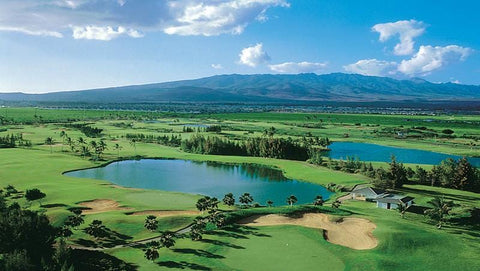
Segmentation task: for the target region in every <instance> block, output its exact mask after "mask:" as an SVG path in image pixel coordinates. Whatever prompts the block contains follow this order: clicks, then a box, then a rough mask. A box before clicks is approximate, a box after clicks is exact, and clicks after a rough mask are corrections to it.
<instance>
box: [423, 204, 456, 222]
mask: <svg viewBox="0 0 480 271" xmlns="http://www.w3.org/2000/svg"><path fill="white" fill-rule="evenodd" d="M428 203H429V204H430V205H432V206H433V208H432V209H428V210H425V215H426V216H428V217H429V218H430V219H432V220H435V221H437V228H438V229H441V228H442V225H443V224H444V223H445V219H446V216H447V215H448V214H449V213H450V211H451V210H452V208H453V206H454V205H455V204H454V203H453V201H446V200H445V198H444V197H435V198H433V199H432V200H430V201H429V202H428Z"/></svg>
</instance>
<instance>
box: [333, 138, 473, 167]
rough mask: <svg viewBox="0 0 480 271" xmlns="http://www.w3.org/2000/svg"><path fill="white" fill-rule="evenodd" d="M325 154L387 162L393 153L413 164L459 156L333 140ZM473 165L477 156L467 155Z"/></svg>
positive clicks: (457, 157) (403, 160)
mask: <svg viewBox="0 0 480 271" xmlns="http://www.w3.org/2000/svg"><path fill="white" fill-rule="evenodd" d="M329 149H330V151H329V152H327V154H326V155H327V156H328V157H330V158H334V159H344V160H345V159H346V158H347V156H349V157H354V158H357V157H358V159H360V160H362V161H377V162H389V161H390V157H391V155H392V154H393V155H395V157H396V159H397V161H399V162H403V163H413V164H431V165H436V164H439V163H440V162H441V161H442V160H445V159H447V158H453V159H456V160H457V159H459V158H461V156H458V155H451V154H445V153H438V152H431V151H423V150H416V149H405V148H396V147H388V146H382V145H376V144H368V143H355V142H334V143H332V144H331V145H330V146H329ZM467 158H468V160H469V161H470V163H471V164H472V165H473V166H475V167H480V158H479V157H467Z"/></svg>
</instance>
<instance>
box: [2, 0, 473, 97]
mask: <svg viewBox="0 0 480 271" xmlns="http://www.w3.org/2000/svg"><path fill="white" fill-rule="evenodd" d="M478 10H480V2H479V1H474V0H470V1H463V0H457V1H440V0H436V1H428V0H424V1H418V0H416V1H411V0H401V1H397V0H389V1H385V0H369V1H351V0H343V1H342V0H337V1H323V0H222V1H220V0H209V1H193V0H21V1H19V0H0V92H25V93H44V92H51V91H66V90H81V89H91V88H101V87H111V86H123V85H135V84H145V83H156V82H165V81H174V80H183V79H193V78H200V77H206V76H212V75H216V74H233V73H238V74H257V73H274V74H283V73H288V74H295V73H307V72H313V73H317V74H325V73H332V72H343V73H358V74H363V75H372V76H388V77H393V78H397V79H409V78H417V77H418V78H423V79H425V80H428V81H431V82H435V83H440V82H452V83H461V84H473V85H480V54H479V50H480V30H479V27H480V16H478Z"/></svg>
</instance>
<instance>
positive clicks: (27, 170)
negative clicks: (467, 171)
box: [0, 107, 480, 270]
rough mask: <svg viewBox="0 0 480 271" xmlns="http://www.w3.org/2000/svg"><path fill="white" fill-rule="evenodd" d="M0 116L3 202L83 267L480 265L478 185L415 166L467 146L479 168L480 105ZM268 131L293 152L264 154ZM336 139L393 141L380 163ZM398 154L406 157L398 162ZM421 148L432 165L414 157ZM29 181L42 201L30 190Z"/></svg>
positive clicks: (465, 152)
mask: <svg viewBox="0 0 480 271" xmlns="http://www.w3.org/2000/svg"><path fill="white" fill-rule="evenodd" d="M0 116H1V119H0V121H1V126H0V127H1V130H0V138H4V139H5V142H7V141H8V139H12V140H11V141H12V142H13V145H8V144H7V143H5V147H2V148H0V158H1V159H0V187H1V188H2V197H3V198H4V199H5V201H6V205H7V206H8V205H12V204H14V203H18V205H19V206H20V208H22V209H25V210H31V211H34V212H37V213H38V214H39V215H45V216H46V217H47V218H48V221H49V222H50V224H51V225H52V226H53V227H55V229H58V230H62V231H61V232H68V233H66V234H63V235H62V234H57V235H56V237H55V238H56V241H55V242H53V243H52V244H53V245H52V246H53V249H57V250H59V248H60V247H62V246H60V245H59V244H60V243H61V242H63V243H65V245H66V247H67V248H66V250H68V254H69V255H70V256H69V260H68V261H65V262H63V264H67V265H68V266H69V267H72V268H74V269H73V270H181V269H184V270H185V269H187V270H288V269H291V270H307V269H311V270H478V266H480V258H479V257H478V252H479V251H480V242H479V238H480V220H479V216H478V215H479V212H478V210H479V208H480V193H478V190H476V189H477V188H478V186H477V183H471V184H470V183H465V184H464V185H463V186H461V188H459V189H456V188H455V187H453V186H452V187H449V186H448V185H449V184H445V183H444V182H443V181H438V182H434V181H430V179H429V178H430V177H428V176H430V175H429V174H427V175H426V176H427V177H421V176H423V175H421V173H419V172H422V171H425V172H428V173H430V171H432V170H433V171H434V169H435V168H437V166H439V164H441V163H444V164H446V162H441V163H440V162H439V163H429V161H430V160H429V158H430V157H433V158H435V157H441V158H442V159H443V158H448V157H452V158H454V159H453V160H452V161H455V163H456V165H461V164H462V163H467V162H462V160H461V158H462V157H466V159H465V161H467V160H468V161H469V163H471V164H472V165H473V166H471V167H472V172H474V174H478V170H477V169H475V166H477V167H478V164H475V163H478V159H479V158H478V157H479V156H480V145H479V144H478V139H479V138H480V129H479V128H478V127H480V126H479V125H480V117H479V116H478V115H439V116H430V115H429V116H421V115H415V116H410V115H380V114H341V113H273V112H272V113H229V114H225V113H212V114H203V113H202V114H192V113H162V112H154V111H132V110H129V111H121V110H88V109H83V110H82V109H78V110H77V109H42V108H30V107H17V108H15V107H4V108H0ZM9 142H10V141H9ZM265 142H278V144H279V147H278V148H279V149H280V150H283V149H282V148H285V150H286V152H285V153H282V152H280V151H279V153H278V154H276V153H265V152H262V150H260V151H259V152H255V151H256V150H257V149H255V148H257V145H258V146H263V145H262V144H264V143H265ZM325 142H327V143H325ZM337 143H358V144H363V143H365V144H368V145H365V146H367V152H368V153H370V154H371V153H373V152H374V150H373V149H372V147H371V146H384V147H391V149H387V152H389V155H388V157H386V158H385V157H383V156H380V155H379V156H378V157H370V160H363V159H362V158H361V154H360V153H350V154H349V155H347V156H345V155H344V154H343V153H342V154H338V155H337V156H335V155H336V153H335V151H336V150H335V149H334V148H333V147H334V146H335V145H332V149H330V148H329V145H331V144H337ZM272 144H273V143H272ZM281 144H283V145H281ZM371 144H374V145H371ZM7 145H8V146H7ZM307 145H308V146H310V145H311V146H314V148H309V149H308V150H307V149H305V150H304V149H303V147H304V146H307ZM290 147H291V148H296V149H295V151H294V152H289V151H288V148H290ZM258 148H260V147H258ZM396 149H402V150H407V151H410V152H408V153H407V155H406V156H405V158H400V156H398V157H397V161H395V157H391V155H393V156H395V153H394V151H395V150H396ZM303 151H305V155H308V157H307V156H306V159H304V158H303V156H300V153H303ZM416 151H422V152H421V153H420V154H418V153H416ZM390 152H392V153H390ZM418 155H423V156H422V158H421V159H420V161H423V162H421V163H419V162H418V161H419V160H411V161H408V159H409V158H414V157H418ZM439 155H440V156H439ZM433 158H432V159H433ZM435 159H436V158H435ZM432 161H436V160H432ZM457 161H458V162H457ZM362 163H363V164H362ZM399 164H400V166H399V167H401V168H405V172H407V173H409V172H411V174H407V175H408V177H405V180H404V181H403V183H402V184H401V185H399V184H398V183H395V184H394V185H393V186H390V184H389V183H388V182H387V180H386V179H382V178H383V177H381V176H382V175H381V174H380V173H378V172H382V171H387V173H388V172H389V170H390V169H391V168H392V167H393V166H392V165H396V166H398V165H399ZM349 165H352V167H349ZM369 167H371V169H369ZM445 167H446V166H445ZM363 168H364V169H363ZM419 168H421V169H419ZM440 168H443V166H440ZM402 170H403V169H402ZM369 172H371V174H370V173H369ZM369 174H370V175H369ZM379 176H380V177H379ZM385 176H387V175H385ZM455 176H456V175H455ZM385 178H386V177H385ZM422 178H425V180H423V179H422ZM472 178H473V179H472V180H474V181H476V182H478V179H475V178H478V176H477V175H475V176H474V177H472ZM422 180H423V181H422ZM383 181H385V182H387V183H382V182H383ZM462 184H463V183H462ZM356 185H367V186H378V185H380V187H382V188H384V189H386V190H387V191H389V192H390V193H396V194H401V195H405V196H409V197H412V198H414V200H413V203H414V204H413V206H410V207H409V208H406V210H403V211H402V210H397V209H392V210H387V209H383V208H378V207H377V205H376V204H375V202H370V201H365V200H353V199H349V196H348V195H349V192H350V191H351V190H352V189H353V188H354V187H355V186H356ZM382 185H384V186H382ZM454 185H455V184H454ZM458 187H460V186H458ZM34 189H38V190H39V191H41V194H43V196H42V195H40V196H38V197H28V196H27V194H28V193H27V192H28V191H30V192H31V190H34ZM292 191H294V192H292ZM228 193H232V195H230V196H227V194H228ZM245 194H248V195H245ZM317 195H318V196H320V197H319V198H315V196H317ZM224 196H225V198H224ZM212 198H213V199H212ZM435 199H437V200H441V201H443V202H452V203H451V204H447V203H445V206H446V205H448V206H450V207H449V208H448V210H447V211H446V212H444V213H442V215H441V217H440V218H439V219H436V217H437V216H435V215H433V216H428V215H426V214H428V213H429V212H428V210H436V209H435V206H434V205H432V201H435ZM232 200H233V201H232ZM202 202H203V203H205V202H206V204H204V205H202V204H200V203H202ZM212 202H213V203H212ZM72 217H73V218H75V217H76V218H81V220H82V221H81V223H73V224H72V221H73V220H72ZM198 225H201V226H198ZM7 235H8V232H7V233H6V235H5V236H7ZM7 237H8V236H7ZM7 237H5V238H7ZM60 240H61V241H60ZM172 240H173V241H172ZM172 243H173V244H172ZM2 253H4V252H2V251H0V257H2V256H1V255H2ZM152 255H153V256H152ZM62 270H63V269H62ZM65 270H68V269H65Z"/></svg>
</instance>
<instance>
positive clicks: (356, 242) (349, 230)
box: [237, 213, 378, 250]
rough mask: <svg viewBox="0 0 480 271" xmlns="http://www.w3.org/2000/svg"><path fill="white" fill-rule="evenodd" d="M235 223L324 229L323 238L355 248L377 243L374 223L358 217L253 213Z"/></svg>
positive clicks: (368, 247) (370, 247)
mask: <svg viewBox="0 0 480 271" xmlns="http://www.w3.org/2000/svg"><path fill="white" fill-rule="evenodd" d="M237 224H240V225H245V226H277V225H296V226H303V227H308V228H315V229H323V230H325V234H324V237H325V239H326V240H327V241H328V242H330V243H333V244H337V245H341V246H345V247H349V248H352V249H357V250H364V249H372V248H375V247H376V246H377V245H378V240H377V239H376V238H375V236H373V233H372V232H373V230H374V229H375V228H376V225H375V224H374V223H372V222H371V221H369V220H367V219H364V218H358V217H345V218H343V220H342V221H341V222H338V223H337V222H332V221H330V218H329V216H328V215H326V214H321V213H306V214H303V215H302V216H301V217H299V218H291V217H286V216H282V215H277V214H269V215H254V216H251V217H247V218H244V219H242V220H240V221H238V222H237Z"/></svg>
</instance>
